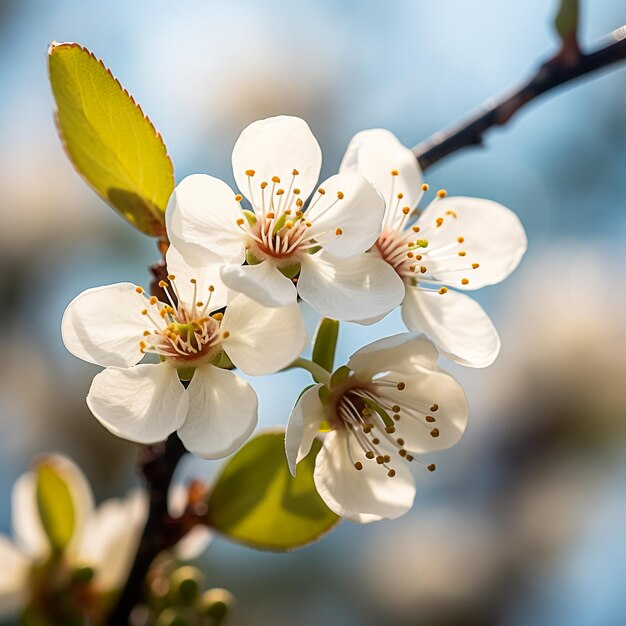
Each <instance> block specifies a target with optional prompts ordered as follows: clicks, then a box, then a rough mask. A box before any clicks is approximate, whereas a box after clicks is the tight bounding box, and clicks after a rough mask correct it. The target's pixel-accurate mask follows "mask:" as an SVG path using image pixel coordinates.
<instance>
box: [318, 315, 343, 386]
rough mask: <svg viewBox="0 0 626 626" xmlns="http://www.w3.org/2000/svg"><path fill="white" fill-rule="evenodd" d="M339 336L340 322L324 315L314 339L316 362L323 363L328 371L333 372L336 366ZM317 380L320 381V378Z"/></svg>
mask: <svg viewBox="0 0 626 626" xmlns="http://www.w3.org/2000/svg"><path fill="white" fill-rule="evenodd" d="M338 337H339V322H338V321H337V320H331V319H330V318H328V317H323V318H322V319H321V320H320V323H319V325H318V326H317V331H316V332H315V339H314V341H313V355H312V360H313V362H314V363H317V364H318V365H321V366H322V367H323V368H324V369H325V370H326V371H327V372H332V371H333V368H334V366H335V350H336V348H337V339H338ZM317 382H320V381H319V380H318V381H317Z"/></svg>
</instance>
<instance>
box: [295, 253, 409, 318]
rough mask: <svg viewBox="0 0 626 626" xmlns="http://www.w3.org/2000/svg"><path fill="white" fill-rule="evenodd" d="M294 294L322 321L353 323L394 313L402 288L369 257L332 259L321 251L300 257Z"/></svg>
mask: <svg viewBox="0 0 626 626" xmlns="http://www.w3.org/2000/svg"><path fill="white" fill-rule="evenodd" d="M298 293H299V294H300V296H301V297H302V299H303V300H306V301H307V302H308V303H309V304H310V305H311V306H312V307H313V308H314V309H315V310H316V311H317V312H318V313H320V315H323V316H324V317H330V318H332V319H336V320H346V321H356V320H360V319H368V318H371V317H375V316H378V315H382V314H386V313H388V312H389V311H391V310H392V309H394V308H395V307H396V306H397V305H398V304H400V302H402V298H403V297H404V284H403V282H402V280H401V279H400V277H399V276H398V275H397V274H396V272H395V271H394V269H393V268H392V267H391V266H390V265H389V264H388V263H385V262H384V261H382V260H381V259H379V258H377V257H375V256H374V255H372V254H363V255H361V256H358V257H353V258H351V259H335V258H333V257H331V256H328V255H326V254H325V253H324V252H323V251H322V252H318V253H316V254H314V255H305V257H303V259H302V270H301V272H300V278H299V279H298Z"/></svg>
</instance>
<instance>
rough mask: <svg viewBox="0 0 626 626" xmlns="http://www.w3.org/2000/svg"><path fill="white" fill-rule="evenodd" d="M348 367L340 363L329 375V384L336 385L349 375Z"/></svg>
mask: <svg viewBox="0 0 626 626" xmlns="http://www.w3.org/2000/svg"><path fill="white" fill-rule="evenodd" d="M350 371H351V370H350V368H349V367H348V366H347V365H342V366H341V367H338V368H337V369H336V370H335V371H334V372H333V373H332V375H331V377H330V386H331V388H332V387H336V386H337V385H339V384H341V383H342V382H343V381H344V380H346V378H348V377H349V376H350Z"/></svg>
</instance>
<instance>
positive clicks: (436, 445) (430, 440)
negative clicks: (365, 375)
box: [380, 370, 469, 453]
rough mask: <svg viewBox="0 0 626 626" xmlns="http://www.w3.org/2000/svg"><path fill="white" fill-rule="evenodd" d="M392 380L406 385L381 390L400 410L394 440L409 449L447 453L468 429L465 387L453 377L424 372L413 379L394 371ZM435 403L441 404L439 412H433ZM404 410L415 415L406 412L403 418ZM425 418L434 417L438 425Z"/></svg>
mask: <svg viewBox="0 0 626 626" xmlns="http://www.w3.org/2000/svg"><path fill="white" fill-rule="evenodd" d="M389 377H390V378H392V379H393V380H402V381H403V382H404V383H405V384H406V387H405V388H404V390H403V391H398V390H397V389H396V388H395V387H387V388H384V389H383V390H382V391H380V395H381V396H383V397H384V398H386V399H387V400H388V401H389V403H390V404H397V405H399V406H400V407H401V410H400V421H398V422H396V423H395V427H396V433H395V435H394V437H400V438H402V439H404V441H405V444H404V447H405V448H406V449H407V450H409V451H410V452H416V453H428V452H434V451H437V450H445V449H446V448H450V447H452V446H453V445H455V444H456V443H458V441H459V439H460V438H461V437H462V435H463V433H464V432H465V429H466V428H467V419H468V415H469V407H468V404H467V398H466V396H465V392H464V391H463V388H462V387H461V385H459V383H458V382H457V381H456V380H455V379H454V378H453V377H452V376H450V375H449V374H446V373H444V372H440V371H434V372H428V371H425V370H422V371H419V372H416V373H415V374H414V375H413V376H406V375H404V374H400V373H399V372H392V373H391V374H390V376H389ZM435 404H436V405H438V409H437V411H434V412H433V411H430V410H429V409H430V407H432V406H433V405H435ZM402 407H405V409H406V408H408V409H410V410H412V411H413V413H414V414H416V415H414V416H409V415H406V410H405V414H404V415H403V410H402ZM426 415H431V416H432V417H434V418H435V422H433V423H428V422H427V421H426V419H425V416H426ZM433 429H437V431H438V436H436V437H434V436H431V431H432V430H433ZM437 431H436V432H437Z"/></svg>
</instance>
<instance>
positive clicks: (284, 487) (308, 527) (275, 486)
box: [207, 430, 339, 551]
mask: <svg viewBox="0 0 626 626" xmlns="http://www.w3.org/2000/svg"><path fill="white" fill-rule="evenodd" d="M320 448H321V443H320V442H319V441H318V440H315V441H314V442H313V446H312V448H311V453H310V454H309V455H308V456H307V457H306V458H305V459H303V460H302V461H300V463H299V464H298V472H297V476H296V477H295V478H294V477H292V476H291V474H290V472H289V468H288V466H287V459H286V456H285V431H284V430H272V431H266V432H263V433H260V434H258V435H257V436H256V437H254V438H252V439H250V440H249V441H248V442H247V443H246V444H245V445H244V446H243V447H242V448H240V450H239V451H238V452H236V453H235V454H234V456H232V457H231V458H230V459H229V460H228V461H227V462H226V464H225V466H224V467H223V469H222V472H221V474H220V475H219V476H218V478H217V480H216V482H215V486H214V488H213V490H212V491H211V492H210V494H209V497H208V502H207V504H208V514H207V522H208V524H209V526H211V527H212V528H213V529H215V530H216V531H218V532H220V533H222V534H223V535H224V536H226V537H227V538H229V539H231V540H233V541H236V542H239V543H243V544H246V545H248V546H251V547H253V548H257V549H259V550H273V551H286V550H293V549H295V548H299V547H301V546H304V545H307V544H309V543H311V542H313V541H316V540H317V539H319V538H320V537H321V536H322V535H324V534H326V533H327V532H329V531H330V530H331V529H332V528H333V527H334V526H335V525H336V524H337V523H338V522H339V517H338V516H337V515H336V514H335V513H333V512H332V511H331V510H330V509H329V508H328V507H327V506H326V504H325V503H324V501H323V500H322V499H321V497H320V496H319V494H318V493H317V490H316V488H315V484H314V482H313V470H314V468H315V459H316V457H317V454H318V452H319V451H320ZM233 494H236V496H237V497H233Z"/></svg>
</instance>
